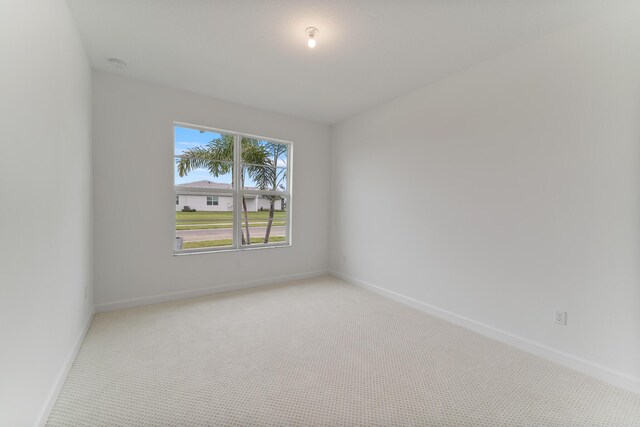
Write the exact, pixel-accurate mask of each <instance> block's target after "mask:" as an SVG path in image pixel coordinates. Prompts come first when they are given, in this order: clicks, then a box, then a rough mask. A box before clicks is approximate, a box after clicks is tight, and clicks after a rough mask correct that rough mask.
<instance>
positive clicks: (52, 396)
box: [37, 310, 95, 426]
mask: <svg viewBox="0 0 640 427" xmlns="http://www.w3.org/2000/svg"><path fill="white" fill-rule="evenodd" d="M94 315H95V310H92V311H91V313H90V314H89V317H88V318H87V320H86V322H85V324H84V328H82V331H81V332H80V336H78V339H77V340H76V342H75V344H74V346H73V348H72V349H71V352H70V353H69V355H68V356H67V359H66V360H65V362H64V366H63V367H62V370H61V371H60V373H59V374H58V378H56V382H55V384H54V386H53V388H52V389H51V392H49V397H48V398H47V401H46V404H45V406H44V408H43V409H42V412H41V413H40V417H39V418H38V420H39V421H38V424H37V425H38V426H44V425H45V424H46V423H47V420H48V419H49V415H51V411H52V410H53V405H55V404H56V400H57V399H58V395H59V394H60V390H62V386H63V385H64V380H65V379H66V378H67V374H68V373H69V371H70V370H71V366H72V365H73V362H74V360H76V356H77V355H78V351H79V350H80V346H82V342H83V341H84V337H85V336H86V335H87V332H88V331H89V327H90V326H91V321H92V320H93V316H94Z"/></svg>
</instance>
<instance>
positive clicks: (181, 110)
mask: <svg viewBox="0 0 640 427" xmlns="http://www.w3.org/2000/svg"><path fill="white" fill-rule="evenodd" d="M93 83H94V86H93V88H94V91H93V95H94V116H93V118H94V156H93V158H94V168H95V175H94V179H95V181H94V191H95V241H96V244H95V259H96V261H95V280H96V304H97V305H98V306H99V308H101V309H103V308H105V306H104V305H105V304H111V303H115V302H119V301H128V300H131V299H136V298H140V299H142V301H149V299H148V298H149V297H155V296H158V295H163V294H169V293H180V292H187V294H189V293H190V292H192V291H197V290H199V289H205V288H216V287H224V286H227V285H232V284H237V283H244V282H250V281H260V280H265V279H270V278H274V277H282V276H295V275H304V274H307V273H312V272H318V271H326V269H327V267H328V239H329V236H328V231H327V230H328V226H329V209H328V201H329V180H330V179H329V171H330V166H329V161H330V155H329V150H330V130H329V128H328V127H327V126H324V125H320V124H315V123H312V122H308V121H303V120H298V119H292V118H287V117H284V116H281V115H277V114H273V113H268V112H265V111H260V110H256V109H252V108H247V107H242V106H238V105H235V104H230V103H226V102H221V101H217V100H214V99H211V98H207V97H203V96H199V95H194V94H191V93H188V92H183V91H178V90H174V89H169V88H165V87H161V86H157V85H154V84H150V83H144V82H142V81H138V80H133V79H129V78H124V77H120V76H117V75H114V74H106V73H100V72H97V73H94V75H93ZM173 121H181V122H186V123H192V124H198V125H202V126H211V127H216V128H222V129H227V130H232V131H239V132H244V133H249V134H254V135H262V136H267V137H272V138H278V139H283V140H290V141H293V143H294V148H293V162H294V170H293V188H292V191H293V194H294V198H293V203H292V207H293V210H292V215H293V234H292V236H293V247H290V248H278V249H262V250H253V251H245V252H225V253H209V254H202V255H182V256H174V255H173V247H174V239H175V231H174V229H173V226H174V216H175V195H174V187H173V169H172V165H173ZM298 190H299V191H298ZM123 206H125V207H126V208H123ZM113 307H115V306H114V305H111V306H107V307H106V308H113Z"/></svg>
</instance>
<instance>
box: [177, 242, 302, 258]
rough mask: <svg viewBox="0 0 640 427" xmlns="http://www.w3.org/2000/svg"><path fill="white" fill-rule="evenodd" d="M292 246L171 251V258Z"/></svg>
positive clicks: (287, 244) (288, 244) (288, 246)
mask: <svg viewBox="0 0 640 427" xmlns="http://www.w3.org/2000/svg"><path fill="white" fill-rule="evenodd" d="M292 246H293V245H292V244H291V243H286V244H277V243H274V244H272V245H269V244H267V245H260V246H258V245H256V246H255V247H245V248H224V249H207V250H204V249H191V250H189V249H187V250H184V251H173V256H184V255H202V254H212V253H213V254H215V253H221V252H246V251H258V250H261V249H281V248H290V247H292Z"/></svg>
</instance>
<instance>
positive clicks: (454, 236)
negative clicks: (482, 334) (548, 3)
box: [331, 2, 640, 391]
mask: <svg viewBox="0 0 640 427" xmlns="http://www.w3.org/2000/svg"><path fill="white" fill-rule="evenodd" d="M635 3H636V4H633V5H627V6H625V7H624V8H623V9H621V10H617V11H614V12H611V13H609V14H607V15H603V16H601V17H598V18H597V19H595V20H593V21H591V22H588V23H583V24H580V25H578V26H575V27H572V28H569V29H566V30H563V31H561V32H558V33H555V34H553V35H550V36H548V37H546V38H544V39H541V40H539V41H536V42H534V43H531V44H529V45H526V46H524V47H522V48H519V49H516V50H514V51H512V52H509V53H507V54H505V55H502V56H500V57H497V58H494V59H492V60H490V61H487V62H485V63H482V64H480V65H478V66H475V67H473V68H471V69H468V70H466V71H463V72H461V73H459V74H457V75H455V76H452V77H450V78H448V79H446V80H443V81H440V82H438V83H436V84H433V85H430V86H427V87H425V88H423V89H420V90H418V91H415V92H413V93H411V94H408V95H406V96H403V97H401V98H398V99H396V100H394V101H392V102H389V103H387V104H385V105H383V106H380V107H378V108H376V109H374V110H371V111H369V112H366V113H364V114H361V115H359V116H357V117H354V118H352V119H350V120H347V121H345V122H343V123H341V124H339V125H337V126H335V128H334V130H333V145H332V158H333V173H332V177H333V183H332V205H333V210H332V231H331V267H332V269H333V270H335V271H336V272H338V273H340V274H341V275H343V277H347V278H350V279H352V280H353V279H355V280H360V281H362V282H366V283H369V284H373V285H375V286H379V287H381V288H383V289H386V290H390V291H392V292H395V293H398V294H401V295H404V296H407V297H410V298H413V299H415V300H417V301H419V302H423V303H427V304H430V305H432V306H435V307H436V308H439V309H442V310H446V311H448V312H450V313H453V315H454V316H451V317H452V318H455V315H458V316H463V317H466V318H468V319H471V321H472V322H467V324H472V323H473V322H480V323H482V324H485V325H487V326H489V327H493V328H497V329H500V330H502V331H505V332H507V333H510V334H514V335H516V336H517V337H520V338H524V339H526V340H531V341H533V342H535V343H538V344H541V345H543V346H547V347H550V348H551V349H552V350H550V351H549V352H547V354H551V353H554V351H559V352H563V353H565V354H566V355H568V356H569V357H565V358H564V359H563V357H564V356H563V357H559V359H558V360H565V362H567V361H569V362H568V363H570V364H571V363H574V362H575V366H579V365H581V362H579V361H578V360H577V359H576V358H579V359H583V360H584V361H585V363H583V364H582V368H584V369H583V370H586V371H589V370H590V369H591V368H593V369H591V370H592V373H597V371H598V370H599V372H600V374H602V375H601V377H607V375H609V374H611V375H610V376H609V377H608V379H609V380H611V381H616V382H617V383H620V384H623V385H625V386H628V387H631V388H634V387H635V389H636V390H638V391H640V382H638V378H639V377H640V271H639V266H640V263H639V260H640V250H639V249H640V229H639V224H640V203H639V202H640V200H639V196H640V25H638V22H640V5H639V4H638V2H635ZM622 4H623V3H620V5H622ZM386 194H389V195H391V194H393V195H394V200H395V202H394V203H393V204H392V205H389V204H380V203H379V200H380V196H381V195H386ZM554 309H562V310H566V311H568V326H566V327H560V326H556V325H554V324H553V323H552V316H553V311H554ZM434 312H438V311H437V309H434ZM440 313H441V314H443V315H444V313H442V312H440ZM459 320H460V321H462V319H459ZM479 329H482V328H479ZM485 330H487V329H485ZM503 337H506V336H503ZM513 341H514V342H516V341H518V339H517V338H514V340H513ZM541 353H544V351H541ZM554 354H557V353H554ZM560 356H562V355H560ZM595 365H599V367H598V366H595ZM585 366H586V368H585ZM600 368H602V369H600ZM607 369H610V370H613V371H616V372H614V373H611V372H609V373H606V372H605V371H607Z"/></svg>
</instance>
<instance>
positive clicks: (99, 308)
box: [96, 270, 329, 313]
mask: <svg viewBox="0 0 640 427" xmlns="http://www.w3.org/2000/svg"><path fill="white" fill-rule="evenodd" d="M327 274H329V272H328V271H327V270H318V271H311V272H307V273H301V274H291V275H286V276H276V277H270V278H268V279H259V280H251V281H247V282H240V283H232V284H228V285H222V286H215V287H211V288H203V289H194V290H191V291H181V292H172V293H167V294H160V295H154V296H150V297H142V298H132V299H128V300H122V301H116V302H111V303H106V304H98V305H96V312H98V313H103V312H107V311H114V310H121V309H123V308H131V307H138V306H141V305H149V304H158V303H162V302H169V301H175V300H181V299H187V298H196V297H201V296H205V295H213V294H219V293H222V292H231V291H239V290H242V289H249V288H257V287H260V286H266V285H273V284H275V283H280V282H290V281H293V280H301V279H309V278H312V277H319V276H326V275H327Z"/></svg>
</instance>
